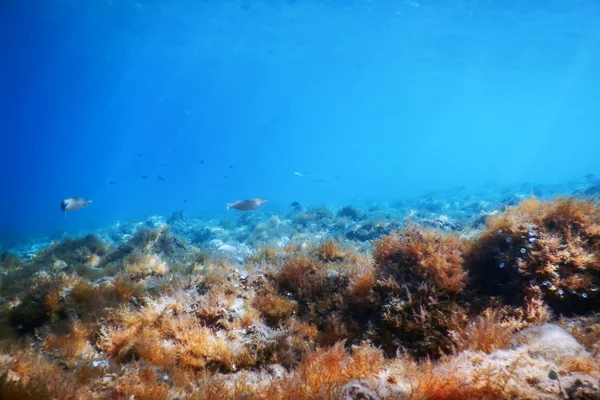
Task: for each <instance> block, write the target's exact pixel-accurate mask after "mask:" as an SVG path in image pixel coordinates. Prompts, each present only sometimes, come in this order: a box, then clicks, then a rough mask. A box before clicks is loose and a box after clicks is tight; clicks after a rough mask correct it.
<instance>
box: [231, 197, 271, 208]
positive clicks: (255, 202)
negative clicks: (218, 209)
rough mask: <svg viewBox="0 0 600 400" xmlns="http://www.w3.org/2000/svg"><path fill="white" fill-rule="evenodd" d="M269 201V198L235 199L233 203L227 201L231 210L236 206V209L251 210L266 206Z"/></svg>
mask: <svg viewBox="0 0 600 400" xmlns="http://www.w3.org/2000/svg"><path fill="white" fill-rule="evenodd" d="M267 201H268V200H265V199H259V198H254V199H247V200H238V201H234V202H233V203H227V209H228V210H229V209H230V208H235V209H236V210H240V211H251V210H256V209H257V208H259V207H262V206H264V205H265V203H266V202H267Z"/></svg>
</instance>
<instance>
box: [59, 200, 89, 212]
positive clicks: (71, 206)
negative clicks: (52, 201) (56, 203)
mask: <svg viewBox="0 0 600 400" xmlns="http://www.w3.org/2000/svg"><path fill="white" fill-rule="evenodd" d="M91 203H92V201H91V200H88V199H84V198H83V197H69V198H68V199H64V200H63V201H62V203H60V209H61V210H63V212H64V213H65V214H66V213H67V212H69V211H77V210H81V209H82V208H84V207H87V206H89V205H90V204H91Z"/></svg>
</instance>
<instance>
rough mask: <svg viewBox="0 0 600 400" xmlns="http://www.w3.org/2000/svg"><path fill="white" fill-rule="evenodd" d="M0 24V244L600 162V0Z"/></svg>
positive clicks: (388, 196)
mask: <svg viewBox="0 0 600 400" xmlns="http://www.w3.org/2000/svg"><path fill="white" fill-rule="evenodd" d="M0 38H1V39H0V68H1V70H0V102H1V104H0V105H1V109H0V113H1V118H0V134H1V135H2V136H1V139H2V142H1V143H2V147H1V149H2V152H1V153H0V171H1V172H0V174H1V181H0V182H1V183H2V191H1V195H0V206H1V207H0V243H3V242H4V243H9V242H14V241H15V240H21V239H24V238H31V237H35V236H37V235H53V234H59V233H62V232H72V231H76V230H77V229H94V228H96V227H102V226H106V225H110V224H113V223H115V222H116V221H117V220H124V219H136V218H144V217H146V216H148V215H152V214H162V215H169V214H170V213H172V212H173V211H175V210H178V209H183V210H185V211H186V212H188V213H189V214H192V215H203V214H211V213H213V214H214V213H223V212H225V204H226V203H227V202H230V201H233V200H237V199H240V198H247V197H264V198H267V199H269V200H270V202H269V204H268V207H274V208H277V207H285V206H287V205H288V204H289V203H291V202H292V201H300V202H302V203H305V204H327V205H333V206H335V205H340V204H343V203H347V202H360V201H365V200H369V201H383V202H386V201H388V202H392V201H394V200H395V199H397V198H400V197H403V196H410V195H418V194H419V193H422V192H426V191H430V190H439V189H444V188H450V187H454V186H467V187H472V188H474V187H478V186H480V185H483V184H485V183H487V182H498V183H500V184H512V183H518V182H524V181H532V182H540V183H544V182H558V181H561V180H567V179H572V178H574V177H578V176H580V175H582V174H585V173H590V172H592V173H598V172H600V168H599V166H598V151H599V150H598V149H600V133H599V127H600V112H598V110H600V96H598V93H600V3H599V2H597V1H595V0H580V1H568V2H566V1H562V0H561V1H558V0H553V1H540V0H538V1H527V0H522V1H508V0H502V1H494V0H486V1H484V0H482V1H469V0H464V1H441V0H440V1H389V0H388V1H384V0H371V1H368V0H356V1H350V0H348V1H342V0H337V1H336V0H330V1H316V0H304V1H302V0H297V1H283V0H263V1H250V0H240V1H229V0H221V1H216V0H211V1H191V0H173V1H166V0H163V1H148V0H140V1H137V2H136V1H128V0H110V1H106V0H105V1H96V0H93V1H92V0H89V1H81V0H77V1H75V0H48V1H38V2H33V1H18V0H4V1H3V2H2V4H1V5H0ZM202 160H204V163H201V161H202ZM230 166H233V168H229V167H230ZM294 172H301V173H302V174H303V175H304V176H302V177H299V176H295V175H294ZM142 175H147V176H148V178H147V179H145V180H144V179H142V178H141V176H142ZM157 175H160V176H162V177H164V179H165V181H161V180H159V179H158V178H157ZM225 176H227V178H225ZM110 181H115V182H116V183H115V184H113V185H111V184H109V182H110ZM71 196H83V197H88V198H91V199H93V201H94V203H93V204H92V205H91V206H89V207H88V208H87V209H85V210H82V211H80V212H77V213H72V214H69V217H68V219H66V220H65V218H64V216H63V215H62V213H61V212H60V207H59V204H60V202H61V201H62V199H64V198H66V197H71ZM185 200H187V202H186V201H185Z"/></svg>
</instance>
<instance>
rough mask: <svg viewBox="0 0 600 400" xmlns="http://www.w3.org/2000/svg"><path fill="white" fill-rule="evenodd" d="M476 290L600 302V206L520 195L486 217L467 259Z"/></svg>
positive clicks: (580, 305) (588, 306)
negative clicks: (518, 201)
mask: <svg viewBox="0 0 600 400" xmlns="http://www.w3.org/2000/svg"><path fill="white" fill-rule="evenodd" d="M469 264H470V269H471V271H472V272H473V277H474V279H475V280H476V286H477V287H478V288H480V290H479V292H480V293H482V294H485V295H487V296H497V297H499V298H501V299H502V301H504V302H505V303H506V304H509V305H523V306H527V304H526V303H528V302H529V303H531V302H534V301H537V302H544V303H545V304H547V305H548V306H549V307H550V308H551V309H552V310H553V311H555V312H557V313H563V314H569V315H572V314H582V313H586V312H590V311H593V310H597V309H598V307H600V292H599V288H600V209H599V208H598V207H597V205H596V204H595V203H593V202H591V201H585V200H576V199H558V200H555V201H550V202H543V201H539V200H536V199H528V200H525V201H523V202H522V203H521V204H520V205H519V206H516V207H511V208H508V209H507V210H506V211H505V212H504V213H503V214H500V215H498V216H495V217H492V218H490V219H489V220H488V223H487V228H486V230H485V231H484V232H483V234H482V235H481V237H480V238H478V239H477V241H476V243H475V249H474V251H473V254H472V256H471V257H470V260H469Z"/></svg>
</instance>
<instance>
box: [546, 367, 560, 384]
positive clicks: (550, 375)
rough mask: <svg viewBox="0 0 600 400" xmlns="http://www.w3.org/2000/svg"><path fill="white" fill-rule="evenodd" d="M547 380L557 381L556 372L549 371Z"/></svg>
mask: <svg viewBox="0 0 600 400" xmlns="http://www.w3.org/2000/svg"><path fill="white" fill-rule="evenodd" d="M548 378H549V379H551V380H553V381H556V380H558V372H556V371H555V370H554V369H551V370H550V372H548Z"/></svg>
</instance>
